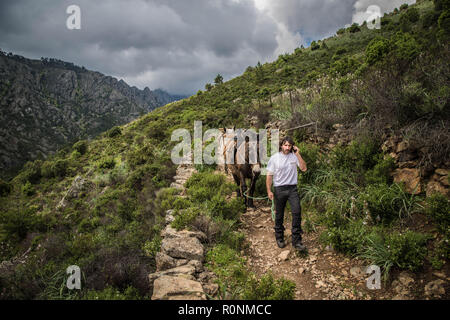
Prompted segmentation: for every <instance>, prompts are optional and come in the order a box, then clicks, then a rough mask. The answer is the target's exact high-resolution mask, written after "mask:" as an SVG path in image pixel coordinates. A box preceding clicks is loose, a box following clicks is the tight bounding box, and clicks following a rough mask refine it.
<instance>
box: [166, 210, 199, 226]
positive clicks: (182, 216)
mask: <svg viewBox="0 0 450 320" xmlns="http://www.w3.org/2000/svg"><path fill="white" fill-rule="evenodd" d="M201 211H202V210H201V209H200V208H198V207H190V208H187V209H184V210H178V211H177V214H176V215H175V219H174V220H173V222H172V224H171V226H172V227H173V228H175V229H177V230H182V229H185V228H187V227H189V226H190V225H191V224H192V222H193V221H194V220H195V218H197V217H198V216H199V215H200V214H201Z"/></svg>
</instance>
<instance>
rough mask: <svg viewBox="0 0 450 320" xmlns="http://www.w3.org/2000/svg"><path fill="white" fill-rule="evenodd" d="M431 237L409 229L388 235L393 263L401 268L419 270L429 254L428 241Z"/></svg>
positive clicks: (387, 243)
mask: <svg viewBox="0 0 450 320" xmlns="http://www.w3.org/2000/svg"><path fill="white" fill-rule="evenodd" d="M429 239H430V237H429V236H428V235H424V234H421V233H416V232H413V231H407V232H406V233H393V234H389V235H388V236H387V237H386V245H387V246H388V248H389V252H390V255H391V259H392V261H393V263H394V264H395V265H396V266H398V267H399V268H401V269H408V270H411V271H417V270H418V269H420V268H421V267H422V266H423V263H424V258H425V256H426V255H427V247H426V243H427V240H429Z"/></svg>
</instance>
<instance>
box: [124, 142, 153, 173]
mask: <svg viewBox="0 0 450 320" xmlns="http://www.w3.org/2000/svg"><path fill="white" fill-rule="evenodd" d="M154 158H155V147H154V146H152V145H151V144H149V143H145V144H144V145H143V146H141V147H139V148H137V149H136V150H133V151H130V152H129V153H128V154H127V163H128V164H129V166H130V167H131V168H133V169H134V168H136V167H137V166H140V165H143V164H145V163H151V162H152V161H153V160H154Z"/></svg>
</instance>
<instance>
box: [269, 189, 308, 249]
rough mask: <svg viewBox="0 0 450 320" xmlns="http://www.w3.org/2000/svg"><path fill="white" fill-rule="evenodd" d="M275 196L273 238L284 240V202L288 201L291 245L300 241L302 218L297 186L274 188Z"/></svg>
mask: <svg viewBox="0 0 450 320" xmlns="http://www.w3.org/2000/svg"><path fill="white" fill-rule="evenodd" d="M273 194H274V196H275V210H276V215H275V238H276V239H277V240H280V239H284V226H283V222H284V209H285V208H286V202H287V201H289V204H290V205H291V209H292V244H296V243H298V242H301V240H302V235H301V234H302V218H301V207H300V197H299V195H298V191H297V185H286V186H279V187H274V192H273Z"/></svg>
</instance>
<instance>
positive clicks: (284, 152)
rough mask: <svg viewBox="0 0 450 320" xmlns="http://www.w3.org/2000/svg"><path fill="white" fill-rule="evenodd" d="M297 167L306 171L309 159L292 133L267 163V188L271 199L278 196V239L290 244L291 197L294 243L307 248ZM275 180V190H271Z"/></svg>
mask: <svg viewBox="0 0 450 320" xmlns="http://www.w3.org/2000/svg"><path fill="white" fill-rule="evenodd" d="M297 167H298V168H300V170H301V171H303V172H305V171H306V162H305V160H303V158H302V157H301V155H300V153H299V150H298V148H297V147H296V146H294V141H293V140H292V138H290V137H285V138H284V139H283V140H282V141H281V146H280V152H278V153H276V154H274V155H273V156H272V157H270V159H269V163H268V164H267V178H266V188H267V195H268V196H269V199H270V200H273V198H274V197H275V208H276V218H275V239H276V241H277V245H278V247H279V248H284V247H285V246H286V244H285V242H284V226H283V221H284V209H285V207H286V202H287V201H288V200H289V203H290V205H291V209H292V246H293V247H294V248H296V249H298V250H305V249H306V247H305V246H304V245H303V244H302V236H301V234H302V228H301V207H300V197H299V195H298V190H297V177H298V174H297ZM272 181H273V185H274V193H272V191H271V187H272Z"/></svg>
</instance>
